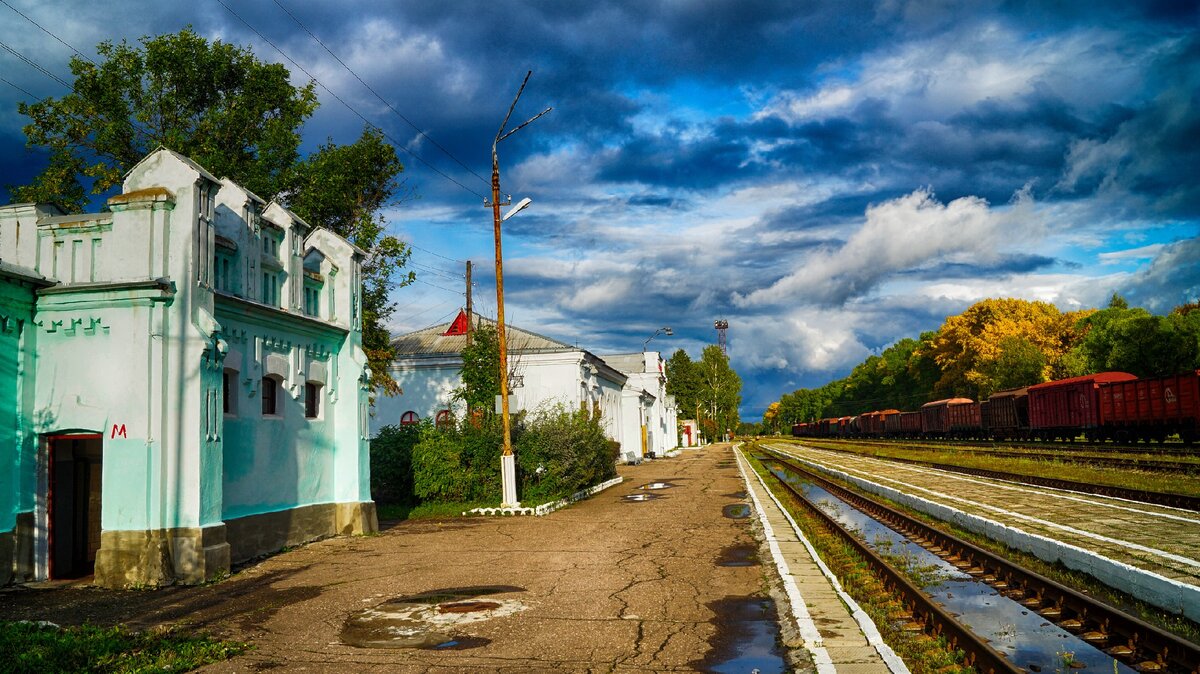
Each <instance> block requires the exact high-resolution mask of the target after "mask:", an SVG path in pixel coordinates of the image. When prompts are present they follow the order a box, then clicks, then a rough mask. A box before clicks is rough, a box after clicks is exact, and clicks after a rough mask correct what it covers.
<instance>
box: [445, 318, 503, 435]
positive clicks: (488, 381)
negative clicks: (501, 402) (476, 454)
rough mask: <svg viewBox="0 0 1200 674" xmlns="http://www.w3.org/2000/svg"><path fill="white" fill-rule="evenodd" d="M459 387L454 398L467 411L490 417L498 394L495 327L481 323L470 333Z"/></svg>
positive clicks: (464, 351) (498, 367) (498, 348)
mask: <svg viewBox="0 0 1200 674" xmlns="http://www.w3.org/2000/svg"><path fill="white" fill-rule="evenodd" d="M459 373H460V375H461V377H462V388H460V389H458V390H457V391H455V396H456V397H457V398H459V399H460V400H462V401H463V402H465V403H467V409H468V410H472V411H474V410H479V411H480V412H481V413H482V414H483V415H484V416H485V417H488V418H490V417H492V416H493V415H494V414H495V409H496V396H498V395H500V339H499V336H498V334H497V332H496V328H495V326H492V325H490V324H486V323H484V324H481V325H479V326H477V327H476V328H475V329H474V330H472V331H471V344H470V345H469V346H466V347H464V348H463V350H462V369H461V370H460V371H459Z"/></svg>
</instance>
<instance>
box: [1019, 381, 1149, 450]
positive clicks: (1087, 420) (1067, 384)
mask: <svg viewBox="0 0 1200 674" xmlns="http://www.w3.org/2000/svg"><path fill="white" fill-rule="evenodd" d="M1134 379H1136V377H1134V376H1133V375H1131V374H1129V373H1128V372H1100V373H1098V374H1089V375H1086V376H1083V377H1072V378H1070V379H1061V380H1059V381H1048V382H1046V383H1044V384H1034V385H1033V386H1030V387H1029V431H1030V433H1031V434H1032V435H1034V436H1037V437H1041V438H1046V439H1053V438H1067V439H1072V438H1074V437H1075V436H1077V435H1079V434H1080V433H1087V434H1088V435H1099V429H1100V427H1101V425H1102V424H1103V423H1104V419H1103V417H1102V416H1101V410H1100V399H1099V398H1100V395H1099V389H1100V385H1101V384H1107V383H1111V382H1123V381H1132V380H1134Z"/></svg>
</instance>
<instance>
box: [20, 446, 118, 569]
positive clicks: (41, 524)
mask: <svg viewBox="0 0 1200 674" xmlns="http://www.w3.org/2000/svg"><path fill="white" fill-rule="evenodd" d="M56 440H98V441H100V455H101V457H103V455H104V434H103V433H97V432H95V431H87V430H76V431H56V432H54V433H44V434H42V435H41V436H39V438H38V462H37V463H38V474H37V498H36V499H35V501H36V502H35V504H34V548H33V550H34V553H33V568H34V578H35V579H36V580H51V579H53V578H54V555H52V554H51V550H52V548H53V546H54V531H53V528H52V527H51V526H50V521H51V517H50V513H51V510H52V508H53V507H54V492H53V486H54V442H55V441H56ZM101 460H102V461H103V459H101ZM101 493H103V475H102V476H101ZM101 498H103V497H101Z"/></svg>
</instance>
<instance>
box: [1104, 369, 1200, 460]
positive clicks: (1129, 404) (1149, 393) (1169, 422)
mask: <svg viewBox="0 0 1200 674" xmlns="http://www.w3.org/2000/svg"><path fill="white" fill-rule="evenodd" d="M1098 393H1099V398H1100V419H1101V426H1102V429H1103V430H1102V432H1103V435H1105V436H1106V437H1112V438H1115V439H1117V440H1119V441H1129V440H1134V439H1138V438H1141V439H1143V440H1150V439H1155V440H1158V441H1159V442H1161V441H1162V440H1163V439H1165V438H1166V436H1168V435H1170V434H1171V433H1178V434H1179V437H1180V438H1182V439H1183V441H1184V442H1187V443H1189V444H1190V443H1192V442H1195V440H1196V437H1197V430H1198V429H1200V370H1195V371H1192V372H1186V373H1184V374H1176V375H1171V376H1169V377H1157V378H1154V379H1137V380H1134V381H1110V382H1105V383H1102V384H1100V388H1099V391H1098Z"/></svg>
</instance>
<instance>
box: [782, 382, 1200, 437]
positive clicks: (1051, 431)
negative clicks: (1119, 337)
mask: <svg viewBox="0 0 1200 674" xmlns="http://www.w3.org/2000/svg"><path fill="white" fill-rule="evenodd" d="M1174 434H1178V435H1179V437H1180V439H1182V440H1183V442H1185V443H1187V444H1192V443H1194V442H1195V441H1196V439H1197V437H1200V370H1195V371H1193V372H1186V373H1184V374H1178V375H1172V376H1169V377H1155V378H1149V379H1139V378H1137V377H1135V376H1133V375H1131V374H1128V373H1126V372H1101V373H1099V374H1090V375H1086V376H1083V377H1072V378H1071V379H1060V380H1058V381H1048V382H1045V383H1042V384H1035V385H1033V386H1027V387H1024V388H1018V389H1011V390H1008V391H999V392H997V393H993V394H992V395H991V397H989V398H988V399H987V400H983V401H980V402H975V401H974V400H971V399H970V398H948V399H946V400H936V401H934V402H930V403H925V404H924V405H922V406H921V409H919V410H916V411H912V412H901V411H900V410H894V409H888V410H878V411H874V412H867V413H865V414H859V415H858V416H853V417H835V418H829V419H821V420H819V421H814V422H811V423H799V424H795V425H794V426H792V435H794V436H797V437H846V438H859V437H866V438H964V439H970V438H977V439H986V440H1068V441H1069V440H1074V439H1075V438H1078V437H1080V436H1084V437H1086V438H1087V439H1088V440H1089V441H1092V442H1103V441H1105V440H1114V441H1117V442H1134V441H1137V440H1144V441H1147V442H1149V441H1151V440H1156V441H1158V442H1162V441H1163V440H1165V439H1166V438H1167V437H1168V436H1171V435H1174Z"/></svg>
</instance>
